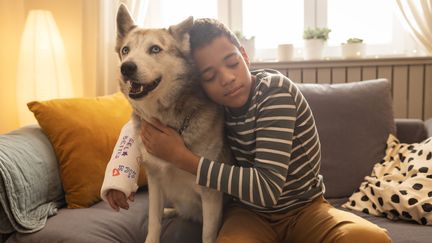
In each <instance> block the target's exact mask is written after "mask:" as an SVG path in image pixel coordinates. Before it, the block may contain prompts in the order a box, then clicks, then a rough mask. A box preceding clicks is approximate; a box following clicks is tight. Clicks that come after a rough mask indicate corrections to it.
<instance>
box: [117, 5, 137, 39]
mask: <svg viewBox="0 0 432 243" xmlns="http://www.w3.org/2000/svg"><path fill="white" fill-rule="evenodd" d="M135 27H136V25H135V21H134V20H133V19H132V17H131V16H130V14H129V10H128V9H127V7H126V5H124V4H123V3H122V4H120V6H119V8H118V11H117V41H119V40H121V39H122V38H124V37H125V36H126V35H127V33H129V31H131V30H132V29H133V28H135Z"/></svg>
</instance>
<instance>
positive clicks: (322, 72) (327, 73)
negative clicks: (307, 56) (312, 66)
mask: <svg viewBox="0 0 432 243" xmlns="http://www.w3.org/2000/svg"><path fill="white" fill-rule="evenodd" d="M317 76H318V80H317V83H319V84H329V83H331V69H330V68H318V75H317Z"/></svg>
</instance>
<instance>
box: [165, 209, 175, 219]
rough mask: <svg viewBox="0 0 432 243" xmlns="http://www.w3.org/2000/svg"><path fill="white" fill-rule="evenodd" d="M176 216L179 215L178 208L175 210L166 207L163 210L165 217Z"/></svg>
mask: <svg viewBox="0 0 432 243" xmlns="http://www.w3.org/2000/svg"><path fill="white" fill-rule="evenodd" d="M175 216H177V210H175V209H174V208H164V212H163V218H164V219H169V218H173V217H175Z"/></svg>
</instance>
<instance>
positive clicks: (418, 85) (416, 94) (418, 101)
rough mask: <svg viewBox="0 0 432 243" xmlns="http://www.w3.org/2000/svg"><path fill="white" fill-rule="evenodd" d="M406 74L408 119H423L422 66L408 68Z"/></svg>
mask: <svg viewBox="0 0 432 243" xmlns="http://www.w3.org/2000/svg"><path fill="white" fill-rule="evenodd" d="M408 68H409V72H408V73H409V74H408V93H407V95H408V103H407V113H408V118H418V119H423V117H422V116H423V114H422V113H423V109H424V108H423V95H424V94H423V90H424V88H423V76H424V72H423V69H424V65H413V66H409V67H408Z"/></svg>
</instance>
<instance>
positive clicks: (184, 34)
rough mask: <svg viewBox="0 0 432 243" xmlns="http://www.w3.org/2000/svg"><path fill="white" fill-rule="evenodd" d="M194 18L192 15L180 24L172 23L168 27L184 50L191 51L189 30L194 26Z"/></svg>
mask: <svg viewBox="0 0 432 243" xmlns="http://www.w3.org/2000/svg"><path fill="white" fill-rule="evenodd" d="M193 22H194V19H193V17H192V16H190V17H188V18H187V19H185V20H183V21H182V22H180V23H179V24H176V25H171V26H170V27H169V28H168V32H169V33H170V34H171V35H172V36H173V37H174V39H175V40H176V41H177V42H178V43H179V46H180V49H181V50H182V51H183V52H189V50H190V44H189V30H190V29H191V28H192V25H193Z"/></svg>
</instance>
